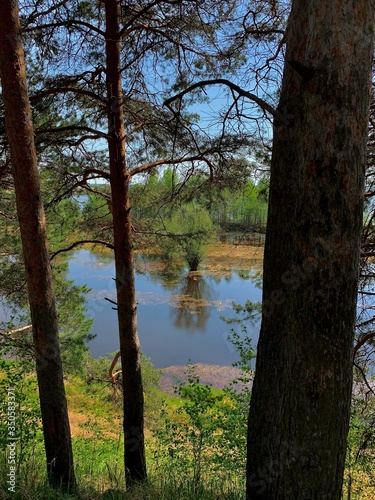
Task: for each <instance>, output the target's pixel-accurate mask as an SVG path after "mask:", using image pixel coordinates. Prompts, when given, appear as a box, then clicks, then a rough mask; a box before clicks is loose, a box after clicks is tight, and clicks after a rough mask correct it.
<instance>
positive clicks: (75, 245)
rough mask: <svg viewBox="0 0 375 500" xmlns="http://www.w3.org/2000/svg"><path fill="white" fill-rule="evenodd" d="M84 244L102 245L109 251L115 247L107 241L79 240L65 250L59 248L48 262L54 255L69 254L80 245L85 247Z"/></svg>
mask: <svg viewBox="0 0 375 500" xmlns="http://www.w3.org/2000/svg"><path fill="white" fill-rule="evenodd" d="M86 243H92V244H93V245H103V246H105V247H107V248H110V249H111V250H114V249H115V247H114V245H112V243H108V241H103V240H80V241H75V242H74V243H72V244H71V245H70V246H69V247H67V248H61V249H60V250H57V252H54V253H53V254H52V255H51V256H50V260H52V259H54V258H55V257H56V255H59V254H60V253H63V252H69V251H70V250H73V248H76V247H78V246H80V245H85V244H86Z"/></svg>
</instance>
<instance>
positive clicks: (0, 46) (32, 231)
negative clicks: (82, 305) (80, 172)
mask: <svg viewBox="0 0 375 500" xmlns="http://www.w3.org/2000/svg"><path fill="white" fill-rule="evenodd" d="M0 77H1V84H2V92H3V102H4V112H5V124H6V131H7V136H8V141H9V147H10V154H11V160H12V168H13V178H14V186H15V193H16V203H17V214H18V219H19V224H20V232H21V239H22V249H23V257H24V262H25V269H26V278H27V285H28V292H29V302H30V311H31V321H32V326H33V338H34V348H35V355H36V370H37V377H38V386H39V397H40V406H41V413H42V422H43V432H44V442H45V449H46V458H47V471H48V475H49V480H50V483H51V484H52V485H53V486H62V487H63V488H64V489H71V490H73V489H75V488H76V482H75V476H74V470H73V454H72V444H71V436H70V427H69V420H68V410H67V403H66V397H65V389H64V381H63V372H62V364H61V358H60V347H59V338H58V325H57V315H56V306H55V298H54V293H53V288H52V273H51V265H50V261H49V256H48V250H47V237H46V225H45V216H44V208H43V204H42V198H41V193H40V182H39V174H38V167H37V159H36V153H35V146H34V131H33V125H32V121H31V111H30V105H29V98H28V92H27V83H26V68H25V61H24V53H23V46H22V40H21V36H20V22H19V16H18V3H17V1H16V0H3V1H2V2H1V16H0Z"/></svg>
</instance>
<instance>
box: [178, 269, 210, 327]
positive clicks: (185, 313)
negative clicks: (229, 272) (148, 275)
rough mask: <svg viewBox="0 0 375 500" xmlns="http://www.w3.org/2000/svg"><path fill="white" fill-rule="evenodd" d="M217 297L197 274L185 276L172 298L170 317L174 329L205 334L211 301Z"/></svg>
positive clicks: (206, 282) (205, 280)
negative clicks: (172, 304)
mask: <svg viewBox="0 0 375 500" xmlns="http://www.w3.org/2000/svg"><path fill="white" fill-rule="evenodd" d="M216 296H217V293H216V292H215V289H214V288H213V287H212V286H211V285H210V284H209V283H208V281H207V279H206V278H205V277H203V276H202V275H201V274H200V273H199V272H191V273H189V274H188V276H185V277H184V278H183V279H182V281H181V283H180V286H179V288H178V292H177V294H176V295H175V296H174V299H175V303H174V307H173V308H172V309H171V312H170V315H171V317H172V319H173V324H174V326H175V327H176V328H184V329H186V330H189V331H191V332H192V333H193V332H194V331H195V330H198V331H201V332H203V333H204V332H205V330H206V325H207V321H208V318H209V317H210V313H211V307H212V301H213V300H214V299H215V297H216Z"/></svg>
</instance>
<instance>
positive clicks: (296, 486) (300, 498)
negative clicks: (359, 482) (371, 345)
mask: <svg viewBox="0 0 375 500" xmlns="http://www.w3.org/2000/svg"><path fill="white" fill-rule="evenodd" d="M373 24H374V5H373V3H372V2H371V1H370V0H349V1H346V2H343V1H342V0H331V1H329V2H321V1H319V0H294V1H293V2H292V12H291V15H290V19H289V24H288V32H287V50H286V63H285V69H284V76H283V84H282V89H281V97H280V104H279V107H278V109H279V111H280V112H281V113H282V114H283V115H284V117H285V122H286V123H282V122H280V121H276V122H275V123H274V145H273V158H272V166H271V185H270V200H269V215H268V228H267V238H266V246H265V254H264V284H263V317H262V326H261V333H260V338H259V344H258V354H257V364H256V375H255V380H254V387H253V392H252V398H251V406H250V414H249V423H248V465H247V498H249V499H254V498H262V499H285V500H293V499H295V500H308V499H309V500H310V499H317V500H324V499H327V500H335V499H337V500H338V499H339V498H340V495H341V489H342V480H343V470H344V461H345V451H346V440H347V433H348V425H349V414H350V400H351V389H352V350H353V338H354V324H355V314H356V298H357V275H358V261H359V244H360V235H361V223H362V193H363V187H364V166H365V162H366V138H367V122H368V108H369V95H370V93H369V91H370V72H371V61H372V50H373V42H374V34H373Z"/></svg>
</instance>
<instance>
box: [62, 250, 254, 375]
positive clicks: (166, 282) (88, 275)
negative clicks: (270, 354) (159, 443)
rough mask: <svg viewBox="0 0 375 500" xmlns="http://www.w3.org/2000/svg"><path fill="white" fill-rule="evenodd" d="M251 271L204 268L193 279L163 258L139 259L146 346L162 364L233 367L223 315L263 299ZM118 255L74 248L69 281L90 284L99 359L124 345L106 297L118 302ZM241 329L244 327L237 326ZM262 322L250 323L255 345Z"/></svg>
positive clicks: (140, 320)
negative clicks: (164, 265) (168, 269)
mask: <svg viewBox="0 0 375 500" xmlns="http://www.w3.org/2000/svg"><path fill="white" fill-rule="evenodd" d="M246 274H248V273H241V272H239V271H237V272H236V271H231V272H227V273H221V275H220V274H218V273H217V272H216V273H211V274H209V273H208V272H203V273H202V275H201V277H198V276H195V278H194V279H191V278H190V279H188V278H187V271H186V270H182V271H179V272H175V273H174V274H170V273H167V274H166V273H165V272H162V271H161V270H160V265H159V263H158V262H157V261H152V260H150V259H149V260H145V259H144V258H138V259H137V272H136V289H137V302H138V331H139V338H140V342H141V348H142V351H143V352H144V354H145V355H146V356H147V357H150V358H151V360H152V362H153V364H154V365H155V367H156V368H163V367H166V366H170V365H184V364H186V362H187V361H188V360H189V359H190V360H191V361H192V362H193V363H209V364H221V365H230V364H231V363H232V362H233V361H235V360H236V359H237V358H238V356H237V355H236V353H235V352H234V349H233V346H232V345H231V344H230V343H229V342H228V341H227V337H228V334H229V333H230V329H231V327H232V326H231V325H228V324H227V323H225V322H224V321H223V320H222V319H220V315H224V316H226V317H235V316H236V315H235V313H234V311H233V309H232V302H233V301H234V302H236V303H240V304H244V303H245V301H246V300H247V299H249V300H251V301H253V302H258V301H260V300H261V290H260V288H258V287H257V286H256V285H255V284H254V283H253V282H252V280H251V279H250V278H249V277H248V276H246ZM113 278H114V263H113V260H112V258H109V257H108V256H104V255H102V254H97V253H94V252H92V251H90V250H79V251H76V252H74V254H73V255H72V257H71V259H70V260H69V273H68V279H73V280H74V281H75V284H76V285H84V284H85V285H87V286H89V287H90V288H91V292H90V293H89V294H88V295H87V304H86V307H87V309H88V313H87V314H88V316H89V317H91V318H93V319H94V324H93V330H92V333H94V334H96V338H95V339H93V340H92V341H90V342H89V344H88V345H89V348H90V350H91V354H92V356H94V357H99V356H104V355H105V354H106V353H108V352H114V351H117V350H118V349H119V342H118V331H117V317H116V311H114V310H113V309H112V307H114V306H113V304H111V303H109V302H108V301H106V300H105V298H108V299H111V300H116V296H115V283H114V280H113ZM237 329H238V330H240V328H237ZM258 330H259V325H258V324H257V325H254V326H252V325H250V324H249V325H248V335H249V336H250V337H251V338H252V339H253V341H254V345H256V341H257V338H258Z"/></svg>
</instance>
